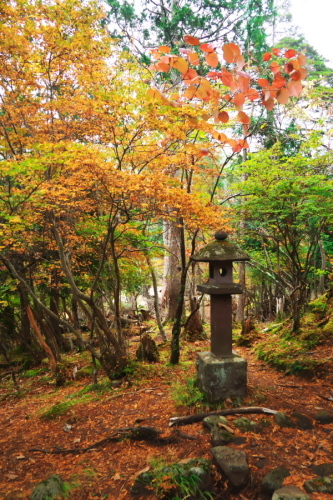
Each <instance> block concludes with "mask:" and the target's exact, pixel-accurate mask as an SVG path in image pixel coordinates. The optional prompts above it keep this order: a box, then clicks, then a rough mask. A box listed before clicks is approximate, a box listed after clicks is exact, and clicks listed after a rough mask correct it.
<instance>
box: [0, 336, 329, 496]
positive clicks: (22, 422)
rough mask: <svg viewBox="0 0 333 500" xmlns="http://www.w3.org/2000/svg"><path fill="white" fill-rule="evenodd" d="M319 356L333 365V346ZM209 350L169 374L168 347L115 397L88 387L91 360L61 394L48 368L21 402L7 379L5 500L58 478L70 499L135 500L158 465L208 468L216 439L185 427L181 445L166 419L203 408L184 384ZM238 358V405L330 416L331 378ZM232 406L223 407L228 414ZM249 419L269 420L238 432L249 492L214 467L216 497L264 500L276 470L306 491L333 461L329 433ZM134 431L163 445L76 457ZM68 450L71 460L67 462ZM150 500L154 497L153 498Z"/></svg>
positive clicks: (110, 447)
mask: <svg viewBox="0 0 333 500" xmlns="http://www.w3.org/2000/svg"><path fill="white" fill-rule="evenodd" d="M137 340H138V337H132V339H131V344H132V351H133V353H134V352H135V349H136V347H137V345H138V343H137ZM318 349H319V350H320V349H322V350H324V351H325V352H323V353H322V355H324V356H325V357H326V358H331V359H332V358H333V346H332V345H326V346H324V345H322V346H319V347H318ZM205 350H209V343H208V341H197V342H194V343H184V344H183V349H182V360H181V363H180V365H178V366H170V365H168V363H167V358H168V351H167V348H166V347H164V349H161V361H160V362H159V363H156V364H150V365H149V364H146V363H133V365H132V367H131V369H130V370H129V373H128V377H127V379H126V380H125V381H123V382H122V383H121V385H120V386H119V387H114V388H111V387H110V384H109V382H108V381H107V380H106V378H105V377H101V378H100V380H99V385H98V387H96V386H93V385H92V380H91V376H89V375H88V372H89V370H88V368H89V366H88V365H89V364H90V361H89V358H88V356H87V355H86V354H85V353H84V354H83V355H82V354H80V353H75V354H73V353H71V354H70V355H69V356H68V357H67V358H68V359H67V370H68V374H69V375H70V374H71V373H72V371H73V368H74V367H75V366H76V367H77V368H78V369H79V370H78V373H77V378H76V379H75V380H73V379H72V380H71V381H70V382H68V383H67V384H66V385H65V386H64V387H61V388H55V386H54V381H53V380H52V379H51V376H50V372H49V371H48V370H47V368H44V369H41V370H35V371H34V370H31V371H28V372H22V374H20V375H19V377H20V378H19V379H18V381H19V384H20V388H21V393H20V395H17V394H15V391H14V387H13V384H12V381H11V378H10V376H9V377H7V378H2V379H1V380H0V382H1V385H0V401H1V413H0V429H1V434H0V496H1V498H2V499H4V500H22V499H28V498H29V495H30V494H31V491H32V489H33V488H34V486H35V485H36V484H38V483H39V482H40V481H42V480H44V479H46V478H47V477H49V476H50V475H51V474H58V475H60V476H61V478H62V479H63V480H64V481H66V482H67V483H69V484H70V485H72V489H71V490H70V492H69V494H68V498H70V499H71V500H85V499H110V500H111V499H126V500H131V499H134V498H138V497H134V495H133V494H132V493H131V492H130V488H131V486H132V484H133V482H134V480H135V478H136V476H137V475H138V473H139V472H140V471H142V470H144V469H147V467H152V466H153V464H154V460H155V461H156V460H161V459H163V460H164V461H165V462H166V463H170V462H175V461H178V460H180V459H189V458H192V457H193V458H197V457H204V458H208V459H212V455H211V452H210V449H211V442H210V434H209V433H208V432H207V430H205V429H204V428H203V426H202V423H196V424H192V425H189V426H187V427H181V430H182V432H183V433H185V436H184V435H183V434H182V433H179V431H177V429H175V428H170V427H169V418H170V417H174V416H180V415H186V414H191V413H195V412H198V411H202V410H203V408H204V406H203V405H202V403H201V402H200V401H197V402H196V403H195V397H196V393H195V389H193V388H192V389H193V393H192V394H191V391H190V392H188V387H189V382H187V385H186V381H190V382H191V380H192V381H193V380H194V377H195V358H196V353H197V352H201V351H205ZM236 350H237V352H238V353H240V354H241V355H242V356H244V357H245V358H246V359H247V360H248V396H247V398H246V399H245V401H243V402H242V406H264V407H266V408H271V409H274V410H278V411H283V412H287V413H291V412H292V411H295V410H297V411H300V412H302V413H304V414H306V415H308V416H310V417H313V415H314V414H315V413H316V412H317V411H319V410H321V409H325V410H330V411H333V401H329V400H325V399H323V398H322V397H321V396H324V397H331V396H332V393H331V388H332V381H333V375H332V373H325V372H324V373H322V374H321V378H320V379H319V378H312V379H306V378H301V377H299V376H295V375H286V374H285V373H283V372H279V371H277V370H275V369H274V368H272V367H270V366H269V365H268V364H267V363H265V362H262V361H259V360H258V358H256V357H255V355H254V354H253V352H252V351H251V349H250V348H245V347H240V348H237V349H236ZM36 371H37V373H36ZM0 375H1V373H0ZM186 387H187V388H186ZM191 398H192V399H191ZM177 401H178V403H177ZM180 403H183V404H180ZM232 405H233V404H232V402H231V401H229V402H228V401H227V402H226V403H225V408H228V407H232ZM206 410H207V408H206ZM247 416H248V417H249V418H251V419H252V420H255V421H257V422H259V421H260V420H264V422H262V424H264V425H263V429H262V432H261V433H259V434H254V433H249V432H247V433H242V432H241V431H239V430H237V429H235V433H236V435H237V436H242V437H243V438H245V440H244V439H243V440H240V441H243V442H242V444H238V445H236V444H232V445H231V446H232V447H234V448H236V449H242V450H245V451H246V453H247V457H248V462H249V465H250V470H251V480H250V484H249V485H248V486H247V487H246V488H245V489H243V490H242V491H241V493H237V494H236V493H232V492H231V491H229V490H228V486H227V484H226V482H225V481H224V480H223V478H222V477H221V476H220V474H219V473H218V471H217V470H216V468H214V466H213V475H214V477H213V483H214V492H215V495H216V496H215V497H214V498H218V499H221V500H226V499H230V500H236V499H237V500H260V499H262V495H261V485H260V481H261V479H262V478H263V476H264V475H265V474H266V473H267V472H269V471H270V470H272V469H273V468H275V467H277V466H285V467H287V468H288V469H290V471H291V476H289V477H288V478H286V480H285V484H294V485H296V486H299V487H301V488H302V485H303V484H304V481H305V480H307V479H310V478H313V477H314V474H313V473H312V472H311V467H312V466H313V465H315V464H321V463H327V462H333V445H332V439H333V424H330V425H319V424H317V423H316V422H314V424H315V425H314V428H313V429H312V430H297V429H292V428H281V427H279V426H277V425H276V424H275V423H274V420H273V417H272V416H270V415H247ZM235 418H237V416H236V415H235V416H230V417H228V425H229V426H231V427H232V426H233V420H234V419H235ZM138 424H140V425H146V426H154V427H156V428H157V429H158V430H159V431H161V436H162V438H165V439H164V441H163V440H159V441H158V442H154V441H151V442H147V441H133V440H131V439H128V438H123V439H121V440H119V439H110V440H109V441H105V442H103V443H101V444H96V445H95V446H93V447H92V449H90V450H89V451H79V448H84V447H88V446H90V445H93V444H94V443H98V442H99V441H101V440H102V439H104V438H107V437H108V436H111V435H112V433H113V432H114V431H115V430H117V429H120V428H125V427H133V426H136V425H138ZM189 436H190V437H189ZM191 437H192V439H191ZM193 437H194V439H193ZM64 449H70V450H72V451H71V452H69V453H63V452H62V451H63V450H64ZM33 450H34V451H33ZM49 451H53V452H56V453H47V452H49ZM146 498H148V497H146ZM149 498H150V499H151V500H152V499H154V498H156V497H155V496H154V494H151V495H150V497H149ZM312 498H313V500H324V499H329V498H331V499H332V498H333V496H332V495H325V494H322V493H320V494H318V493H315V494H312Z"/></svg>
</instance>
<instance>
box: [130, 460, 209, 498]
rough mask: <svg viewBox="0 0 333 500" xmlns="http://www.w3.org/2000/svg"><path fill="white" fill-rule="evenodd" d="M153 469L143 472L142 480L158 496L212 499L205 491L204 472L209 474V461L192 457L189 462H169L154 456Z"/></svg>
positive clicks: (151, 462)
mask: <svg viewBox="0 0 333 500" xmlns="http://www.w3.org/2000/svg"><path fill="white" fill-rule="evenodd" d="M150 464H151V471H149V472H147V473H145V474H142V476H141V478H140V481H142V482H143V483H145V484H147V485H149V486H151V487H152V488H153V489H154V492H155V494H156V495H157V497H158V498H170V499H172V500H185V499H189V498H192V499H198V500H199V499H202V500H204V499H206V500H208V499H212V498H213V496H212V495H211V493H209V492H208V491H203V486H204V485H203V481H202V477H200V475H201V476H202V474H209V471H210V466H209V461H208V460H206V459H203V458H201V459H200V458H199V459H192V460H189V461H188V462H187V463H173V464H170V463H168V462H167V461H166V460H165V459H164V458H161V457H157V458H152V459H151V461H150Z"/></svg>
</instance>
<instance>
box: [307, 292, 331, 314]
mask: <svg viewBox="0 0 333 500" xmlns="http://www.w3.org/2000/svg"><path fill="white" fill-rule="evenodd" d="M327 308H328V303H327V296H326V295H322V296H321V297H318V298H317V299H315V300H313V301H312V302H310V303H309V304H308V309H309V310H310V311H311V312H312V313H315V314H320V315H325V314H326V311H327Z"/></svg>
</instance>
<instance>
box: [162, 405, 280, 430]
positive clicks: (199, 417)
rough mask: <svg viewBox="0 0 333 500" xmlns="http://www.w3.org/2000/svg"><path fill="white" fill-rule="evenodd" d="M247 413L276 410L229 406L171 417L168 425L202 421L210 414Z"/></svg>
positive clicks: (270, 413) (271, 412)
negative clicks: (223, 408) (186, 415)
mask: <svg viewBox="0 0 333 500" xmlns="http://www.w3.org/2000/svg"><path fill="white" fill-rule="evenodd" d="M247 413H264V414H266V415H267V414H268V415H275V414H276V413H277V411H276V410H271V409H269V408H261V407H258V406H250V407H247V408H229V409H228V410H220V411H210V412H207V413H199V414H197V415H190V416H189V417H173V418H170V421H169V427H175V426H180V425H188V424H194V423H196V422H202V420H203V419H204V418H206V417H209V416H210V415H238V414H240V415H242V414H247Z"/></svg>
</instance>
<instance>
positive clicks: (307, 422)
mask: <svg viewBox="0 0 333 500" xmlns="http://www.w3.org/2000/svg"><path fill="white" fill-rule="evenodd" d="M291 417H292V418H293V419H294V420H296V427H297V428H298V429H301V430H302V431H306V430H310V429H313V423H312V420H311V418H309V417H307V416H306V415H303V413H300V412H298V411H294V413H293V414H292V415H291Z"/></svg>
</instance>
